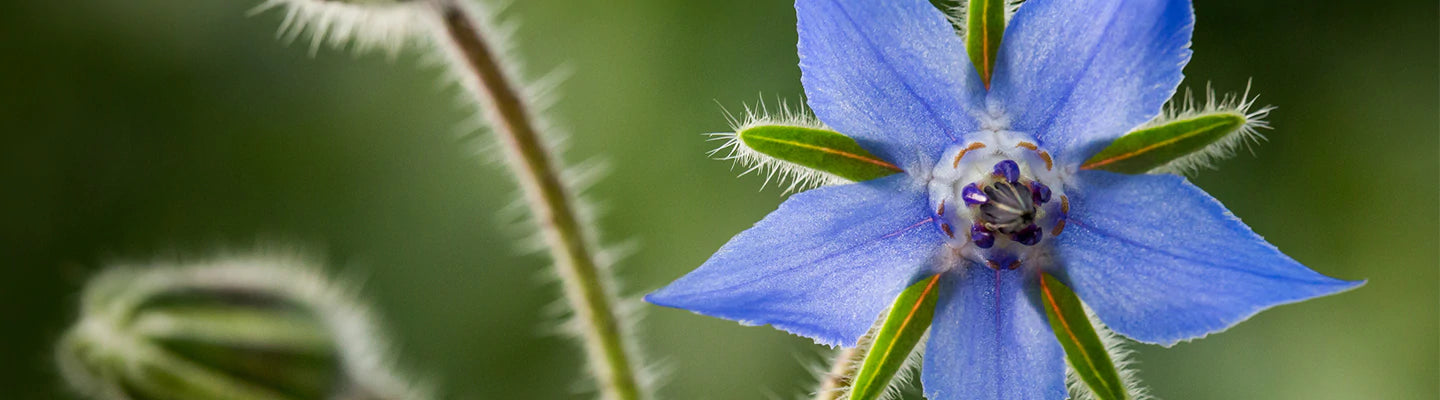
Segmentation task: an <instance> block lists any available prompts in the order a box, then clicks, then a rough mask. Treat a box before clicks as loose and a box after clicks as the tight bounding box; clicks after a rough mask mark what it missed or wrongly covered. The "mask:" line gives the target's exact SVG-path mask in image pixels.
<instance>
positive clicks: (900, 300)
mask: <svg viewBox="0 0 1440 400" xmlns="http://www.w3.org/2000/svg"><path fill="white" fill-rule="evenodd" d="M939 286H940V276H939V275H935V276H932V277H930V278H927V279H923V280H921V281H920V282H916V283H915V284H913V285H910V287H909V288H906V289H905V291H903V292H900V296H899V297H897V298H896V299H895V304H894V305H892V306H890V313H889V314H888V315H886V316H885V323H884V324H883V325H881V327H880V331H879V332H876V333H875V339H874V341H873V342H871V344H870V351H869V352H868V353H866V354H865V361H863V362H862V363H861V366H860V372H858V373H856V374H855V380H854V383H853V384H852V385H851V386H850V400H873V399H876V398H879V397H880V395H882V394H885V389H886V388H888V387H889V386H890V381H891V379H893V378H894V377H895V374H896V373H897V372H900V369H901V368H902V367H904V366H905V362H906V360H907V359H909V358H910V352H911V351H912V350H914V349H915V345H916V344H919V343H920V338H921V337H923V336H925V330H926V329H929V328H930V321H931V319H933V318H934V317H935V300H936V299H937V298H939V297H940V294H939Z"/></svg>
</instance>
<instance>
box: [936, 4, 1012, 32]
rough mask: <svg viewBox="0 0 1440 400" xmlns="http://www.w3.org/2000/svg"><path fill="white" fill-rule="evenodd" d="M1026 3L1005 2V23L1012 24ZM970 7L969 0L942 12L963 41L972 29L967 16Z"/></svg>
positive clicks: (948, 7) (946, 8)
mask: <svg viewBox="0 0 1440 400" xmlns="http://www.w3.org/2000/svg"><path fill="white" fill-rule="evenodd" d="M1024 2H1025V0H1006V1H1005V22H1007V23H1008V22H1010V18H1011V17H1014V16H1015V12H1016V11H1020V4H1022V3H1024ZM969 6H970V1H969V0H960V1H959V2H956V3H955V5H952V6H947V7H943V8H942V9H941V10H940V11H942V12H943V13H944V14H945V19H947V20H950V25H951V26H954V27H955V33H956V34H958V35H960V38H961V39H964V38H965V34H966V30H967V29H969V27H970V23H969V21H968V19H969V14H967V12H969V10H970V9H969ZM1001 40H1004V38H1001Z"/></svg>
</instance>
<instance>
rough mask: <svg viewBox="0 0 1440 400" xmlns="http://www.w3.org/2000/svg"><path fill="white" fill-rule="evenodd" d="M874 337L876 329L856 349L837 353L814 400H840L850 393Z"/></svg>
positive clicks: (816, 391)
mask: <svg viewBox="0 0 1440 400" xmlns="http://www.w3.org/2000/svg"><path fill="white" fill-rule="evenodd" d="M874 336H875V329H871V330H870V332H868V333H866V334H865V336H864V337H861V338H860V343H859V344H857V345H856V346H855V347H847V348H842V349H840V351H837V352H835V360H834V361H831V362H830V369H828V370H826V371H825V376H824V377H822V379H821V381H820V388H819V389H816V390H815V398H814V400H839V399H841V398H844V397H845V395H847V394H849V393H850V385H852V384H854V383H855V374H856V373H859V372H860V363H861V362H862V361H864V360H865V354H867V353H869V352H870V345H871V344H873V343H874V340H875V337H874Z"/></svg>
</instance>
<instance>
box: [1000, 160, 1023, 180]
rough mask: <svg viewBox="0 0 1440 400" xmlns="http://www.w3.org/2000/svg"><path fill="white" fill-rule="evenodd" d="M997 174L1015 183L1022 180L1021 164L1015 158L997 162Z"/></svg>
mask: <svg viewBox="0 0 1440 400" xmlns="http://www.w3.org/2000/svg"><path fill="white" fill-rule="evenodd" d="M995 175H997V176H1001V177H1004V178H1005V181H1007V182H1010V183H1015V181H1017V180H1020V164H1016V163H1015V161H1013V160H1005V161H1001V162H998V163H995Z"/></svg>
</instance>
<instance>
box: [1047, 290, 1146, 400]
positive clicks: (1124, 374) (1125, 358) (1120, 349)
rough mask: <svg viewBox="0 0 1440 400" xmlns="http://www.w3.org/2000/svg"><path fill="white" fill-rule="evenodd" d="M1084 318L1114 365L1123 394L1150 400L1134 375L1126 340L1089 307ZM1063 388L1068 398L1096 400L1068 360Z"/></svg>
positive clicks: (1130, 351)
mask: <svg viewBox="0 0 1440 400" xmlns="http://www.w3.org/2000/svg"><path fill="white" fill-rule="evenodd" d="M1085 316H1086V317H1087V318H1090V325H1092V326H1094V327H1095V334H1096V335H1098V336H1100V342H1101V343H1103V344H1104V345H1105V353H1107V354H1109V355H1110V362H1112V363H1114V364H1115V371H1116V372H1117V373H1119V375H1120V384H1121V385H1124V386H1125V393H1126V394H1129V395H1130V398H1129V399H1130V400H1152V399H1154V396H1151V395H1150V393H1149V390H1147V389H1146V388H1145V387H1144V386H1141V384H1140V377H1139V376H1137V375H1136V372H1137V371H1136V370H1135V369H1134V368H1133V366H1134V365H1135V364H1136V361H1135V360H1134V358H1133V357H1132V355H1133V353H1134V351H1133V350H1130V348H1129V347H1127V346H1126V343H1127V342H1126V339H1124V338H1122V337H1120V336H1119V335H1116V334H1115V332H1114V331H1111V330H1110V328H1108V327H1106V326H1105V324H1104V323H1102V322H1100V319H1099V318H1097V317H1095V313H1094V312H1092V311H1091V310H1090V307H1088V306H1087V307H1085ZM1065 386H1066V387H1068V388H1069V390H1070V398H1072V399H1075V400H1098V398H1097V397H1096V396H1095V392H1093V391H1091V390H1090V386H1087V385H1086V384H1085V381H1083V380H1081V379H1080V375H1079V374H1077V373H1076V372H1075V367H1073V366H1071V365H1070V359H1069V358H1066V359H1065Z"/></svg>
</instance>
